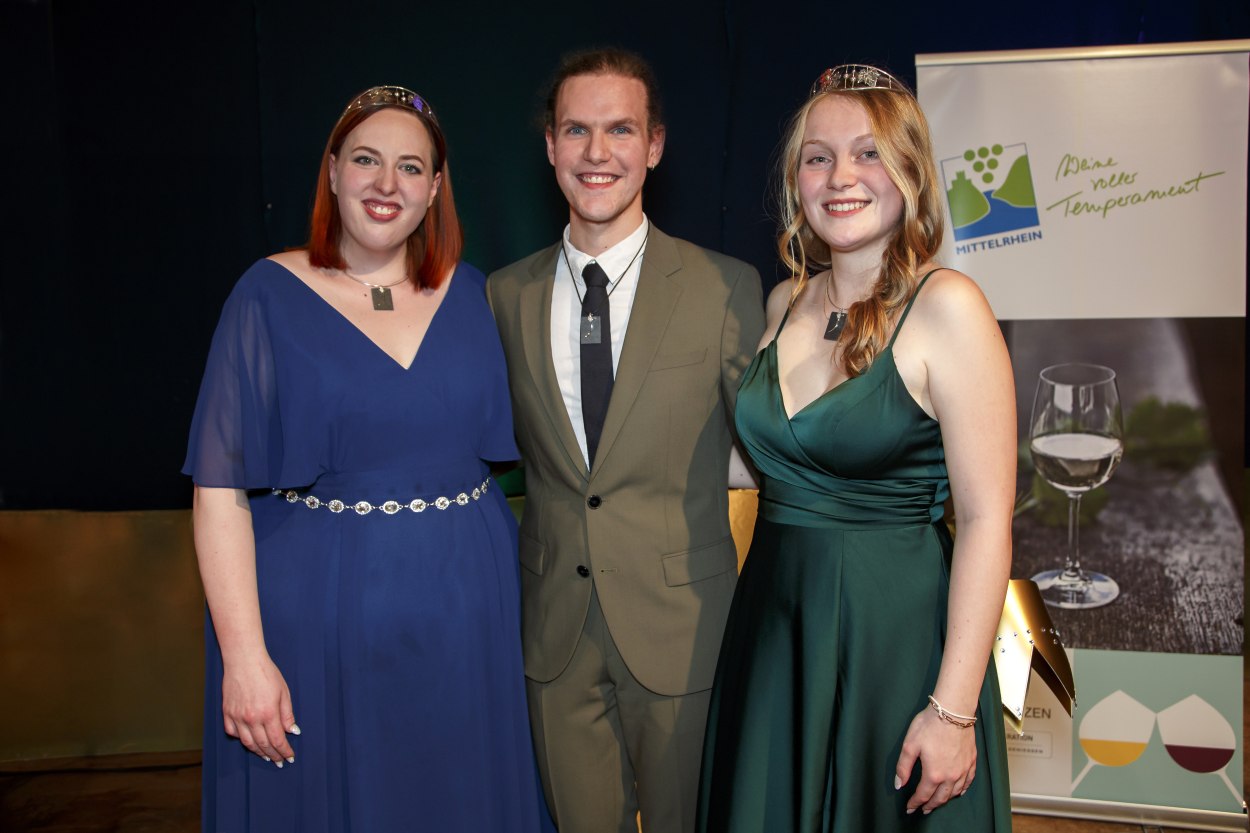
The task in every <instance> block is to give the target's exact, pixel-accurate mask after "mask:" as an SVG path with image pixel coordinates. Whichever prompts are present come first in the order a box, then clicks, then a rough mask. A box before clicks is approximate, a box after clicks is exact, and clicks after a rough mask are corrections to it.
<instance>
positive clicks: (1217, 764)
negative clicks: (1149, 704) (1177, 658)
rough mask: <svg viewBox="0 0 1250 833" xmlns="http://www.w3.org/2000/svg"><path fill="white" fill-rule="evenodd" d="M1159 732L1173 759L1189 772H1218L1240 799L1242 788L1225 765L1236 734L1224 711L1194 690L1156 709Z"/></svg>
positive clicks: (1230, 755) (1234, 742) (1237, 798)
mask: <svg viewBox="0 0 1250 833" xmlns="http://www.w3.org/2000/svg"><path fill="white" fill-rule="evenodd" d="M1158 720H1159V736H1160V737H1161V738H1162V739H1163V747H1164V748H1165V749H1167V751H1168V754H1169V755H1171V756H1172V760H1173V761H1176V763H1177V764H1178V765H1180V767H1181V768H1182V769H1187V770H1189V771H1190V772H1200V773H1205V772H1217V773H1219V776H1220V778H1222V779H1224V783H1225V784H1226V785H1227V786H1228V788H1229V789H1230V790H1231V791H1232V793H1233V797H1234V798H1235V799H1236V800H1237V802H1238V803H1240V802H1241V792H1240V790H1238V789H1237V787H1235V786H1234V785H1233V782H1232V781H1231V780H1229V777H1228V773H1226V772H1225V771H1224V768H1225V767H1227V766H1228V762H1229V761H1231V760H1232V759H1233V752H1235V751H1236V750H1237V736H1236V734H1235V733H1234V732H1233V727H1232V726H1230V725H1229V723H1228V720H1227V719H1226V718H1225V717H1224V715H1222V714H1220V713H1219V712H1218V711H1217V710H1216V709H1215V707H1214V706H1212V705H1211V704H1210V703H1208V702H1207V701H1206V700H1203V699H1202V698H1201V697H1199V696H1198V695H1197V694H1191V695H1189V696H1188V697H1186V698H1185V699H1184V700H1181V701H1180V702H1179V703H1176V704H1174V705H1172V706H1169V707H1168V708H1166V709H1164V710H1163V711H1161V712H1159V718H1158Z"/></svg>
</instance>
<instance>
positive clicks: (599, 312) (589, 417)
mask: <svg viewBox="0 0 1250 833" xmlns="http://www.w3.org/2000/svg"><path fill="white" fill-rule="evenodd" d="M582 280H584V281H585V282H586V297H584V298H583V299H582V320H581V328H580V331H581V334H582V339H581V342H582V425H584V426H585V428H586V458H587V459H588V460H589V461H590V465H591V466H593V465H594V463H595V451H596V449H598V448H599V435H600V434H602V433H603V417H604V415H606V414H607V412H608V400H609V399H611V398H612V326H611V317H610V315H609V310H608V276H607V273H605V272H604V271H603V269H602V268H601V267H600V266H599V264H598V263H595V262H594V261H593V260H592V261H591V262H590V263H588V264H586V268H585V269H583V270H582ZM595 334H597V335H598V338H595Z"/></svg>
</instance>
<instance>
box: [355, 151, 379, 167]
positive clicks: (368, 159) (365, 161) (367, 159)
mask: <svg viewBox="0 0 1250 833" xmlns="http://www.w3.org/2000/svg"><path fill="white" fill-rule="evenodd" d="M352 161H353V162H355V163H356V164H357V165H375V164H377V160H375V159H374V158H373V157H372V156H368V155H366V154H363V153H362V154H361V155H360V156H357V157H354V158H353V159H352Z"/></svg>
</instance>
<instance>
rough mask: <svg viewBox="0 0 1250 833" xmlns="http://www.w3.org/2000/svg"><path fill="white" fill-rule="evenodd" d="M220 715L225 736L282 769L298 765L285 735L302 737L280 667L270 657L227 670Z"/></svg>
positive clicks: (228, 667) (222, 686) (222, 690)
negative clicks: (289, 765)
mask: <svg viewBox="0 0 1250 833" xmlns="http://www.w3.org/2000/svg"><path fill="white" fill-rule="evenodd" d="M221 713H222V717H223V718H224V723H225V729H226V734H227V735H230V736H231V737H236V738H238V739H239V741H240V742H241V743H242V744H243V745H244V746H246V747H247V748H248V749H249V750H251V751H252V752H255V753H256V754H257V755H259V756H260V757H262V758H264V759H265V760H266V761H272V762H273V763H274V764H276V765H277V766H278V768H279V769H281V768H282V762H283V761H286V762H287V763H295V752H294V750H292V749H291V745H290V744H289V743H288V742H287V739H286V734H287V732H290V733H291V734H295V735H298V734H299V726H297V725H296V724H295V712H294V710H293V709H292V707H291V692H290V690H289V689H288V688H287V685H286V680H285V679H283V677H282V672H281V671H279V670H278V666H276V665H274V663H273V660H271V659H270V658H269V657H268V656H267V655H266V656H264V657H262V658H259V659H256V660H253V661H249V662H243V663H239V664H238V666H237V667H231V666H227V667H226V669H225V675H224V677H223V679H222V684H221Z"/></svg>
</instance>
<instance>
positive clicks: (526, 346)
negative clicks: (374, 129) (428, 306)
mask: <svg viewBox="0 0 1250 833" xmlns="http://www.w3.org/2000/svg"><path fill="white" fill-rule="evenodd" d="M559 252H560V246H559V244H556V245H554V246H551V247H550V248H547V249H544V250H542V251H540V252H537V253H536V254H534V255H531V256H530V257H528V258H525V259H524V260H521V261H519V262H517V263H514V264H512V265H511V266H508V267H506V268H504V269H501V270H499V271H498V272H495V273H494V274H492V275H491V276H490V278H489V280H488V281H487V284H486V288H487V294H488V296H489V298H490V302H491V306H492V308H493V309H494V312H495V318H496V321H497V323H498V326H499V333H500V335H501V337H502V339H503V345H504V351H505V353H506V355H507V361H508V378H509V382H510V384H511V388H512V405H513V416H514V419H515V422H516V434H517V442H518V445H519V446H520V449H521V454H522V457H523V459H524V463H525V483H526V501H525V512H524V517H523V518H522V521H521V531H520V559H521V567H522V570H521V592H522V610H523V613H522V643H523V648H524V653H525V673H526V676H528V677H530V678H531V679H533V680H535V681H538V682H544V683H545V682H550V681H551V680H554V679H555V678H556V677H558V676H559V675H560V673H561V672H562V671H563V670H564V668H565V667H566V666H567V665H568V663H569V660H570V659H571V658H572V656H573V650H574V648H575V647H576V646H577V641H578V638H579V636H580V634H581V632H582V625H583V623H584V621H585V618H586V613H587V609H588V607H589V604H590V598H591V589H592V587H593V588H594V589H595V590H596V591H597V593H598V596H599V601H600V605H601V606H602V610H603V616H604V619H605V621H606V622H607V625H608V629H609V631H610V632H611V634H612V638H613V641H614V642H615V643H616V646H617V648H618V649H619V650H620V653H621V656H622V657H623V658H624V660H625V663H626V664H627V665H628V666H629V669H630V671H631V673H633V675H634V676H635V677H636V678H637V679H638V681H639V682H641V683H642V684H643V685H644V686H646V687H647V688H649V689H651V690H652V691H654V692H656V693H658V694H664V695H680V694H686V693H689V692H692V691H700V690H703V689H707V688H710V687H711V685H712V677H713V675H714V673H715V669H716V659H717V654H718V652H719V650H720V641H721V634H722V631H723V629H724V625H725V619H726V617H727V615H728V612H729V604H730V601H731V598H732V596H733V589H734V584H735V582H736V580H737V570H736V567H737V556H736V553H735V549H734V543H733V539H732V538H731V537H730V534H729V519H728V492H727V482H726V477H727V471H728V459H729V450H730V447H731V443H732V436H733V435H732V429H733V406H734V401H735V399H736V397H737V391H738V382H739V379H740V377H741V375H742V372H743V371H744V370H745V368H746V366H747V364H748V363H749V362H750V359H751V357H752V356H753V355H754V353H755V349H756V346H757V344H758V342H759V338H760V334H761V333H762V332H763V329H764V311H763V304H762V301H761V288H760V280H759V275H758V273H757V272H756V271H755V269H754V268H752V267H751V266H749V265H747V264H745V263H743V262H741V261H738V260H734V259H733V258H730V257H726V256H725V255H721V254H718V253H716V252H711V251H707V250H705V249H701V248H699V247H698V246H695V245H693V244H691V243H687V242H686V241H683V240H678V239H676V238H673V237H669V236H668V235H666V234H664V233H663V232H661V231H659V230H658V229H656V228H655V227H654V226H653V227H652V228H651V232H650V237H649V239H648V242H647V250H646V253H645V255H644V257H643V261H642V268H641V272H640V275H639V280H638V289H637V292H636V294H635V296H634V306H633V309H632V312H631V313H630V318H629V328H628V330H627V331H626V334H625V341H624V346H623V347H622V349H621V357H620V361H619V364H618V367H617V373H616V382H615V385H614V387H613V390H612V398H611V401H610V403H609V406H608V411H607V415H606V418H605V421H604V426H603V433H602V435H601V438H600V440H599V448H598V451H597V457H598V459H597V462H596V465H595V470H594V471H593V472H588V471H587V469H586V464H585V461H584V460H583V458H582V453H581V451H580V449H579V448H578V445H577V439H576V437H575V435H574V433H573V427H572V424H571V423H570V421H569V416H568V411H567V409H566V408H565V405H564V400H563V398H562V397H561V395H560V388H559V383H558V381H557V379H556V375H555V368H554V365H553V363H552V358H551V293H552V286H553V282H554V276H555V270H556V259H557V257H558V256H559Z"/></svg>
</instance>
